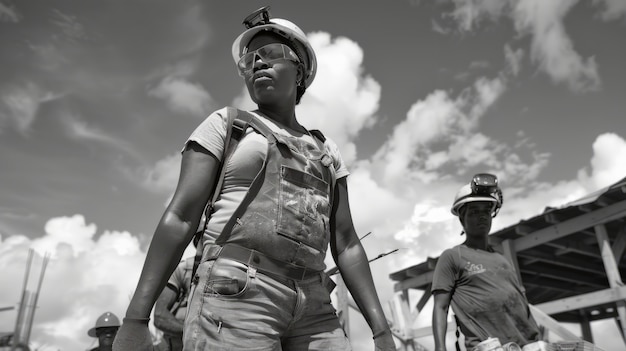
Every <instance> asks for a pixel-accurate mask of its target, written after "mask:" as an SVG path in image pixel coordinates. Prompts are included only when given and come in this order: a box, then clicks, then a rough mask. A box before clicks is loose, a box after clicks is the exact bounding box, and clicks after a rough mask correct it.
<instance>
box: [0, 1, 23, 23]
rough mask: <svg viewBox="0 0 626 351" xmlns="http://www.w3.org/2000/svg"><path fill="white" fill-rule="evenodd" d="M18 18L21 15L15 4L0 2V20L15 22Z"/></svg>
mask: <svg viewBox="0 0 626 351" xmlns="http://www.w3.org/2000/svg"><path fill="white" fill-rule="evenodd" d="M20 19H21V15H20V14H19V12H18V11H17V9H15V6H12V5H7V4H4V3H2V2H0V22H11V23H17V22H19V21H20Z"/></svg>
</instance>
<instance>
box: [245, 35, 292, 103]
mask: <svg viewBox="0 0 626 351" xmlns="http://www.w3.org/2000/svg"><path fill="white" fill-rule="evenodd" d="M274 43H279V44H288V42H287V41H286V40H283V39H282V38H281V37H280V36H278V35H276V34H272V33H271V32H262V33H260V34H257V35H256V36H255V37H254V38H252V40H251V41H250V43H249V44H248V52H253V51H255V50H257V49H259V48H261V47H263V46H265V45H268V44H274ZM302 76H303V72H302V68H301V65H300V64H298V63H296V62H294V61H292V60H290V59H286V58H285V59H278V60H272V61H271V62H266V61H265V60H263V58H261V57H260V56H259V55H255V56H254V63H253V68H252V70H250V71H249V72H248V73H247V74H245V75H244V80H245V82H246V86H247V88H248V92H249V94H250V97H251V98H252V100H253V101H254V102H255V103H257V104H285V103H289V104H294V105H295V99H296V85H297V83H296V81H297V80H299V79H302Z"/></svg>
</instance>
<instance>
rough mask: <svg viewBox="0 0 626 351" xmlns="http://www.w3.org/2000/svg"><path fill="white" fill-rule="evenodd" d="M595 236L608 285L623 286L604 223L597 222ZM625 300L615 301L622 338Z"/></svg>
mask: <svg viewBox="0 0 626 351" xmlns="http://www.w3.org/2000/svg"><path fill="white" fill-rule="evenodd" d="M594 228H595V230H596V236H597V237H598V245H599V246H600V252H602V262H604V269H605V270H606V277H607V278H608V280H609V286H610V287H612V288H615V287H619V286H623V285H624V283H622V277H621V276H620V273H619V269H618V268H617V263H616V262H615V257H614V256H613V250H612V249H611V245H610V243H609V236H608V234H607V232H606V227H605V226H604V224H598V225H596V226H595V227H594ZM624 301H625V300H621V301H617V302H616V305H617V314H618V315H619V319H620V321H621V322H622V323H621V324H622V338H623V339H624V340H626V302H624Z"/></svg>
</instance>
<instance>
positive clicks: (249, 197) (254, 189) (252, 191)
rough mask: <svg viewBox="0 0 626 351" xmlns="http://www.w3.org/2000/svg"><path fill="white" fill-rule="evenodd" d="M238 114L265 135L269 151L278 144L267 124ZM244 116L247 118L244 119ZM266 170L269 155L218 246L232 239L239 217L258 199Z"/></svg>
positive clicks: (223, 232) (251, 115)
mask: <svg viewBox="0 0 626 351" xmlns="http://www.w3.org/2000/svg"><path fill="white" fill-rule="evenodd" d="M238 113H239V115H240V116H241V117H242V119H244V120H246V121H247V126H249V127H251V128H252V129H254V130H255V131H257V132H258V133H259V134H261V135H263V136H264V137H265V138H266V139H267V142H268V150H269V147H271V145H273V144H276V141H277V139H276V136H275V135H274V132H272V130H271V129H270V128H269V127H268V126H267V125H265V123H263V122H261V121H259V120H258V119H257V118H256V117H255V116H254V115H253V114H251V113H250V112H247V111H242V110H238ZM244 116H245V118H243V117H244ZM266 168H267V155H266V157H265V160H264V161H263V166H262V167H261V169H260V170H259V172H258V173H257V175H256V176H255V177H254V180H252V184H250V187H249V188H248V192H246V195H245V196H244V198H243V200H242V201H241V203H240V204H239V206H237V209H236V210H235V212H233V214H232V216H231V217H230V219H229V220H228V222H226V225H225V226H224V228H223V229H222V232H221V233H220V235H219V237H218V238H217V240H216V241H215V242H216V243H217V244H218V245H223V244H224V243H225V242H226V241H227V240H228V238H229V237H230V233H231V231H232V230H233V227H234V226H235V223H237V220H238V219H239V217H240V216H241V215H242V214H243V213H244V212H245V211H246V209H247V208H248V206H249V205H250V203H251V202H252V200H253V199H254V198H255V197H256V195H257V193H258V192H259V190H261V185H262V184H263V180H264V179H265V170H266Z"/></svg>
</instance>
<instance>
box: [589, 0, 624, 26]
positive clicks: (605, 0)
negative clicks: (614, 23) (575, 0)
mask: <svg viewBox="0 0 626 351" xmlns="http://www.w3.org/2000/svg"><path fill="white" fill-rule="evenodd" d="M593 3H594V4H600V5H599V6H600V7H601V8H602V13H601V14H600V16H601V17H602V19H603V20H605V21H610V20H615V19H618V18H620V17H622V16H624V15H626V1H623V0H593Z"/></svg>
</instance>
